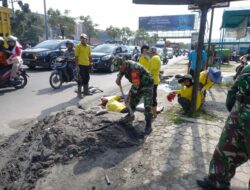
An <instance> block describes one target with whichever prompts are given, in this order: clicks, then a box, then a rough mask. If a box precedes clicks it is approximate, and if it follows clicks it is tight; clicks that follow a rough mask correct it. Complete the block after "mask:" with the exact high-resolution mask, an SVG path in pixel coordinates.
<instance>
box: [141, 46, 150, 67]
mask: <svg viewBox="0 0 250 190" xmlns="http://www.w3.org/2000/svg"><path fill="white" fill-rule="evenodd" d="M148 50H149V46H147V45H143V46H142V47H141V56H140V58H139V63H140V64H141V65H143V66H144V68H145V69H147V70H148V69H149V60H150V56H149V54H148Z"/></svg>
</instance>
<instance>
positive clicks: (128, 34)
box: [121, 27, 133, 44]
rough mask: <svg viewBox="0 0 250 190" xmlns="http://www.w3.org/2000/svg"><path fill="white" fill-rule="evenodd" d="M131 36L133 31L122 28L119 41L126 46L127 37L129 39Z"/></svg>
mask: <svg viewBox="0 0 250 190" xmlns="http://www.w3.org/2000/svg"><path fill="white" fill-rule="evenodd" d="M132 35H133V31H132V30H130V28H129V27H123V28H122V29H121V39H122V41H123V43H125V44H127V43H128V40H129V37H131V36H132Z"/></svg>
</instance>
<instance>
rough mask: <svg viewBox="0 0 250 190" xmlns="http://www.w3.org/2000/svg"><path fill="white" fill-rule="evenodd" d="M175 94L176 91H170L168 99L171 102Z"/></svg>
mask: <svg viewBox="0 0 250 190" xmlns="http://www.w3.org/2000/svg"><path fill="white" fill-rule="evenodd" d="M175 96H176V93H175V92H171V93H169V94H168V95H167V100H168V101H169V102H172V101H173V100H174V98H175Z"/></svg>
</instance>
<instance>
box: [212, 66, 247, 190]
mask: <svg viewBox="0 0 250 190" xmlns="http://www.w3.org/2000/svg"><path fill="white" fill-rule="evenodd" d="M249 97H250V66H246V67H245V68H244V69H243V71H242V72H241V75H240V76H239V77H238V78H237V80H236V81H235V83H234V85H233V87H232V88H231V90H229V93H228V97H227V102H226V106H227V108H228V110H229V111H231V113H230V115H229V117H228V119H227V121H226V125H225V127H224V129H223V132H222V134H221V137H220V140H219V143H218V145H217V147H216V149H215V151H214V155H213V158H212V161H211V163H210V168H209V177H208V181H209V182H210V183H211V184H212V185H213V186H215V187H217V188H219V189H220V188H221V189H223V188H224V189H229V187H230V180H231V179H232V177H233V176H234V175H235V170H236V168H237V167H238V166H240V165H242V164H243V163H245V162H247V161H248V160H249V158H250V98H249ZM249 189H250V181H249Z"/></svg>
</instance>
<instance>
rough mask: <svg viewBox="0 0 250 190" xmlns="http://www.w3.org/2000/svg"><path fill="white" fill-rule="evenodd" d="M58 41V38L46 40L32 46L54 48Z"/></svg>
mask: <svg viewBox="0 0 250 190" xmlns="http://www.w3.org/2000/svg"><path fill="white" fill-rule="evenodd" d="M60 43H61V41H59V40H46V41H43V42H41V43H39V44H37V45H36V46H35V47H34V48H46V49H55V48H56V47H57V46H58V45H59V44H60Z"/></svg>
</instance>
